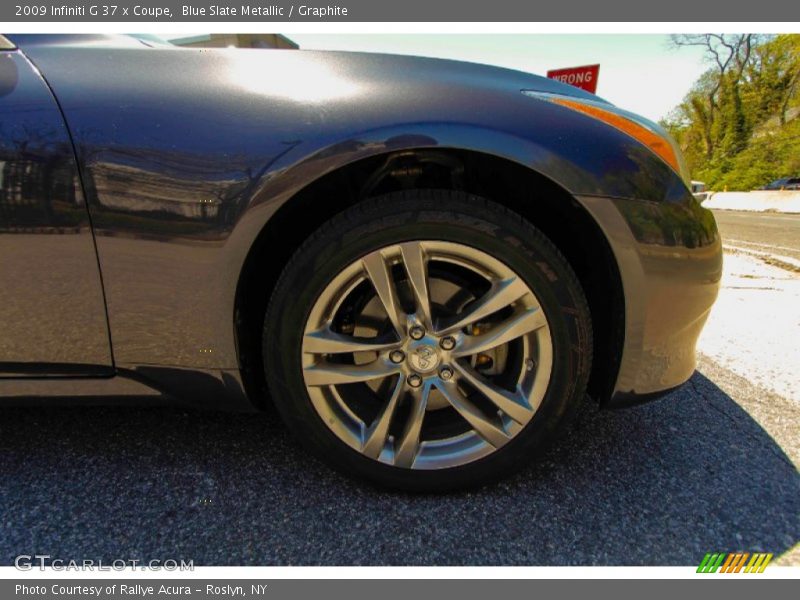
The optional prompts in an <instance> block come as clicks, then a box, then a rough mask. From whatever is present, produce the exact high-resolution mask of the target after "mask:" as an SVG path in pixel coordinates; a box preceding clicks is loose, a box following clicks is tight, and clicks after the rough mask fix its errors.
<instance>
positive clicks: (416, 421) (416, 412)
mask: <svg viewBox="0 0 800 600" xmlns="http://www.w3.org/2000/svg"><path fill="white" fill-rule="evenodd" d="M430 393H431V387H430V384H429V383H427V382H426V383H425V384H424V385H423V386H422V387H421V388H419V389H416V390H412V391H411V393H410V396H411V411H410V414H409V415H408V422H407V423H406V427H405V430H404V431H403V434H402V435H401V436H400V439H399V440H398V443H397V445H396V448H397V449H396V451H395V457H394V464H395V466H398V467H405V468H409V469H410V468H411V466H412V465H413V464H414V459H415V458H416V457H417V452H418V451H419V434H420V431H421V430H422V420H423V419H424V418H425V409H426V408H427V406H428V396H429V395H430Z"/></svg>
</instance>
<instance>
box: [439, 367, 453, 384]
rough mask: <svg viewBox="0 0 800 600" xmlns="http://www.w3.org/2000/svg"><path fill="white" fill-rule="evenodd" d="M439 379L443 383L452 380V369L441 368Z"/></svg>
mask: <svg viewBox="0 0 800 600" xmlns="http://www.w3.org/2000/svg"><path fill="white" fill-rule="evenodd" d="M439 377H441V378H442V379H444V380H445V381H448V380H450V379H452V378H453V369H451V368H450V367H442V368H441V369H439Z"/></svg>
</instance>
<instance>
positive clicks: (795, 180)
mask: <svg viewBox="0 0 800 600" xmlns="http://www.w3.org/2000/svg"><path fill="white" fill-rule="evenodd" d="M761 189H762V190H800V177H784V178H783V179H776V180H775V181H772V182H770V183H768V184H767V185H765V186H764V187H763V188H761Z"/></svg>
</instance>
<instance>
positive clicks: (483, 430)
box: [436, 381, 511, 448]
mask: <svg viewBox="0 0 800 600" xmlns="http://www.w3.org/2000/svg"><path fill="white" fill-rule="evenodd" d="M436 387H437V388H439V390H441V392H442V394H444V397H445V398H447V401H448V402H449V403H450V405H451V406H452V407H453V408H455V409H456V410H457V411H458V413H459V414H460V415H461V416H462V417H464V419H465V420H466V421H467V422H468V423H469V424H470V425H471V426H472V428H473V429H474V430H475V432H476V433H477V434H478V435H479V436H481V437H482V438H483V439H484V440H486V441H487V442H488V443H490V444H491V445H492V446H494V447H495V448H499V447H500V446H502V445H503V444H505V443H506V442H507V441H508V440H509V439H510V437H511V436H509V434H507V433H506V432H505V431H503V429H502V428H500V427H499V426H498V425H496V424H494V423H493V422H492V421H491V419H489V417H487V416H486V415H485V414H483V412H482V411H481V410H480V409H479V408H478V407H477V406H475V405H474V404H473V403H472V402H470V401H469V400H468V399H467V397H466V396H464V394H462V393H461V390H459V389H458V386H457V385H456V382H455V381H442V382H439V383H437V384H436Z"/></svg>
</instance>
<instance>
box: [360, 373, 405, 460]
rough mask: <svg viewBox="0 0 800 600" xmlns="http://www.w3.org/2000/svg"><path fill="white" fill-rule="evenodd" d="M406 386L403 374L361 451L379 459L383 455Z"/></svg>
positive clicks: (368, 433)
mask: <svg viewBox="0 0 800 600" xmlns="http://www.w3.org/2000/svg"><path fill="white" fill-rule="evenodd" d="M404 387H405V382H404V381H403V376H402V375H401V376H400V377H398V378H397V383H395V386H394V388H393V389H392V394H391V396H390V397H389V401H388V402H387V403H386V406H384V407H383V411H381V414H380V415H378V417H377V418H376V419H375V421H374V422H373V423H372V425H371V426H370V428H369V429H368V430H367V433H366V435H365V436H364V438H365V439H364V445H363V446H362V447H361V452H363V453H364V454H366V455H367V456H369V457H370V458H375V459H377V458H378V457H379V456H380V455H381V452H382V451H383V448H384V446H385V445H386V436H387V434H388V433H389V425H390V424H391V422H392V417H393V416H394V412H395V410H396V409H397V405H398V403H399V402H400V397H401V395H402V392H403V389H404Z"/></svg>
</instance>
